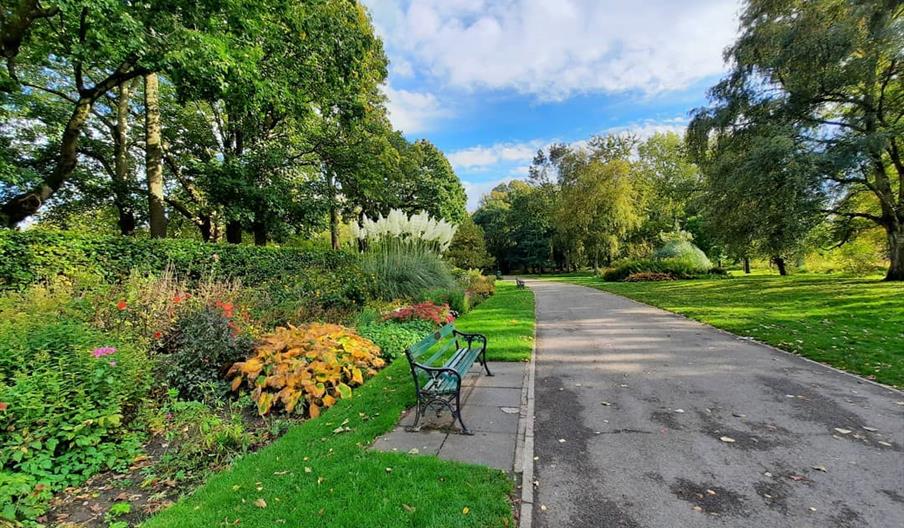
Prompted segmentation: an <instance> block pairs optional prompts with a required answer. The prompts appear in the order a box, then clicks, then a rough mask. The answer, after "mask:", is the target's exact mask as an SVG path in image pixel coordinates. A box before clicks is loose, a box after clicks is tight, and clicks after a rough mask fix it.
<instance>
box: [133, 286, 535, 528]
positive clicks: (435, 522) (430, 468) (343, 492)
mask: <svg viewBox="0 0 904 528" xmlns="http://www.w3.org/2000/svg"><path fill="white" fill-rule="evenodd" d="M513 321H514V322H513ZM457 324H458V325H460V326H461V327H462V328H463V329H467V330H472V331H475V332H481V333H484V334H486V335H487V337H488V340H489V343H490V348H488V351H489V352H490V354H489V357H490V359H493V360H506V359H510V360H520V359H525V358H527V357H529V356H530V353H531V350H532V340H533V326H534V313H533V294H531V293H530V292H529V291H524V290H516V289H515V287H514V286H513V285H510V284H507V283H499V285H498V288H497V294H496V295H495V296H493V297H492V298H491V299H489V300H487V301H486V302H484V303H483V304H481V305H480V306H478V307H477V308H475V309H474V310H473V311H472V312H471V313H469V314H467V315H466V316H464V317H462V318H461V319H459V321H458V323H457ZM413 404H414V396H413V388H412V383H411V377H410V374H409V372H408V365H407V363H406V361H405V359H404V358H402V359H399V360H397V361H395V362H394V363H393V364H392V365H390V366H389V367H387V368H385V369H384V370H383V371H382V372H380V374H378V375H377V376H376V377H375V378H373V379H372V380H370V381H368V382H367V383H366V384H365V385H364V386H363V387H361V388H359V389H358V390H356V391H355V394H354V397H353V398H351V399H349V400H342V401H340V402H339V403H338V404H337V405H336V406H335V407H333V408H331V409H330V410H329V411H327V412H325V413H324V414H323V415H322V416H321V417H320V418H317V419H314V420H309V421H307V422H305V423H304V424H302V425H299V426H297V427H295V428H294V429H293V430H291V431H289V432H288V433H287V434H286V435H285V436H284V437H283V438H281V439H280V440H278V441H276V442H274V443H273V444H272V445H270V446H268V447H267V448H265V449H263V450H261V451H259V452H257V453H254V454H252V455H249V456H247V457H245V458H243V459H241V460H239V461H237V462H236V463H235V464H233V466H232V467H231V468H230V469H229V470H226V471H224V472H222V473H219V474H217V475H214V476H213V477H211V479H210V480H209V481H208V483H207V484H205V485H204V486H202V487H201V488H199V489H198V490H197V491H196V492H195V493H194V494H192V495H191V496H189V497H186V498H184V499H183V500H181V501H180V502H179V503H178V504H176V505H174V506H173V507H171V508H169V509H167V510H165V511H163V512H161V513H160V514H159V515H157V516H156V517H153V518H151V519H150V520H148V521H147V522H146V523H145V524H144V526H145V527H146V528H171V527H194V526H197V527H212V526H233V525H235V526H246V527H269V526H283V525H285V526H321V527H348V526H380V527H395V526H399V527H401V526H406V527H410V526H418V527H431V528H433V527H435V528H446V527H466V526H475V527H476V526H481V527H490V526H492V527H498V526H503V527H504V526H513V520H512V514H511V506H510V503H509V493H510V492H511V490H512V483H511V481H510V480H509V479H508V478H507V477H506V475H505V474H504V473H502V472H500V471H497V470H493V469H489V468H484V467H480V466H472V465H467V464H459V463H455V462H448V461H444V460H440V459H438V458H435V457H428V456H411V455H406V454H399V453H381V452H374V451H368V450H367V449H366V447H367V446H369V445H370V444H371V443H372V442H373V440H374V439H375V438H376V437H377V436H379V435H381V434H383V433H385V432H386V431H389V430H390V429H392V428H393V427H394V426H395V424H396V422H397V421H398V418H399V415H400V413H401V412H402V411H403V410H404V409H405V408H406V407H409V406H411V405H413ZM346 428H348V430H346Z"/></svg>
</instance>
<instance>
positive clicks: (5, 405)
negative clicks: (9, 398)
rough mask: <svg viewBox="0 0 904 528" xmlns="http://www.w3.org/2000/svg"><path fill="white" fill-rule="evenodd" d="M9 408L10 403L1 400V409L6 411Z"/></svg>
mask: <svg viewBox="0 0 904 528" xmlns="http://www.w3.org/2000/svg"><path fill="white" fill-rule="evenodd" d="M7 409H9V404H8V403H6V402H0V411H5V410H7Z"/></svg>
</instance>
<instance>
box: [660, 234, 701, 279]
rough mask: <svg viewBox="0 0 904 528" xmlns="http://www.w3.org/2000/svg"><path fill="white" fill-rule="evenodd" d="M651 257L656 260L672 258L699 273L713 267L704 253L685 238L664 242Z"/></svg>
mask: <svg viewBox="0 0 904 528" xmlns="http://www.w3.org/2000/svg"><path fill="white" fill-rule="evenodd" d="M653 258H655V259H658V260H663V259H672V260H676V261H680V262H681V263H683V264H685V265H687V266H689V267H691V268H693V269H694V270H695V271H699V272H701V273H704V272H707V271H709V270H710V269H712V267H713V263H712V262H710V260H709V258H708V257H707V256H706V253H704V252H703V250H701V249H700V248H698V247H697V246H695V245H694V244H693V243H691V242H690V241H687V240H672V241H669V242H666V243H665V245H663V246H662V247H661V248H659V249H657V250H656V251H655V252H654V253H653Z"/></svg>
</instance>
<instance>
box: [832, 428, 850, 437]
mask: <svg viewBox="0 0 904 528" xmlns="http://www.w3.org/2000/svg"><path fill="white" fill-rule="evenodd" d="M835 431H836V432H837V433H838V434H843V435H846V434H851V430H850V429H842V428H841V427H836V428H835Z"/></svg>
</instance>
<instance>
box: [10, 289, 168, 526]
mask: <svg viewBox="0 0 904 528" xmlns="http://www.w3.org/2000/svg"><path fill="white" fill-rule="evenodd" d="M70 295H71V292H68V291H59V292H57V291H52V290H48V289H47V288H44V287H35V288H31V289H29V290H27V291H25V292H23V293H21V294H8V295H7V296H5V297H3V298H2V299H0V430H2V431H3V432H4V434H3V435H2V436H0V470H2V472H3V477H2V479H4V480H7V481H10V482H13V481H14V482H13V484H11V485H14V486H15V487H16V489H20V490H25V489H26V488H29V487H30V489H29V490H28V492H27V493H13V495H15V496H10V494H9V493H2V494H0V496H2V500H3V502H2V503H0V512H2V515H4V516H6V517H7V518H9V517H11V516H13V515H20V516H21V515H33V514H34V509H35V508H38V507H39V504H38V503H37V502H36V501H35V496H40V495H41V493H42V492H43V490H56V489H60V488H63V487H65V486H69V485H75V484H78V483H80V482H81V481H83V480H84V479H86V478H88V477H89V476H91V475H93V474H95V473H97V472H99V471H101V470H104V469H109V468H118V467H122V466H124V465H126V464H127V463H128V461H129V460H130V459H131V458H132V457H133V456H134V454H135V453H136V452H137V449H138V446H139V438H138V437H137V435H136V434H135V433H133V432H132V431H131V430H130V429H129V423H130V421H131V420H132V419H133V417H134V416H135V414H136V411H137V408H138V406H139V405H140V403H141V401H142V399H143V398H144V397H145V396H146V395H147V393H148V391H149V387H150V376H149V372H150V371H151V367H150V364H149V361H148V359H147V358H146V356H145V354H144V353H143V352H141V351H140V350H139V349H137V348H136V347H135V346H134V345H133V344H132V343H130V342H129V341H127V340H125V339H121V338H118V337H117V336H115V335H110V334H107V333H102V332H99V331H98V330H96V329H94V328H92V327H91V326H89V325H88V324H86V323H85V322H83V321H80V320H78V319H77V318H76V316H77V315H78V314H79V312H78V310H77V309H76V308H74V307H73V306H72V305H73V304H77V303H79V302H81V300H79V299H73V298H72V297H71V296H70ZM32 299H35V300H36V301H37V302H35V303H32V302H31V300H32ZM54 302H57V303H58V304H56V305H55V304H54ZM21 475H25V477H22V476H21Z"/></svg>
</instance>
